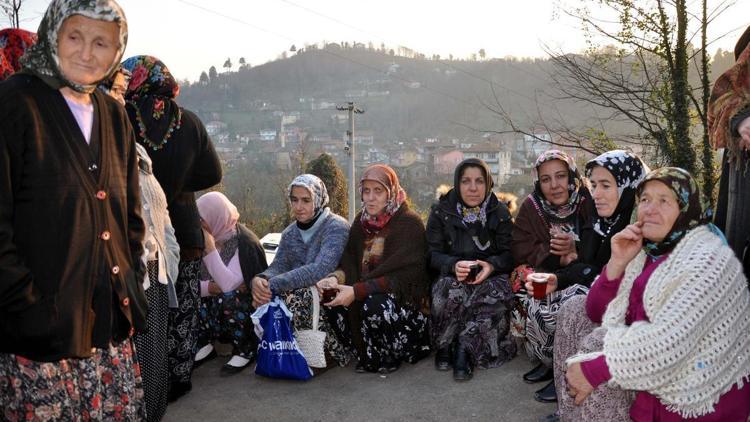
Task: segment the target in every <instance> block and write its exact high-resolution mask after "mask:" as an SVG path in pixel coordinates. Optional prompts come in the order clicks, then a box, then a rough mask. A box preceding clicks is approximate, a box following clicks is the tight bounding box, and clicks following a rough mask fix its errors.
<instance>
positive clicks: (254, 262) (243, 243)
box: [237, 224, 268, 291]
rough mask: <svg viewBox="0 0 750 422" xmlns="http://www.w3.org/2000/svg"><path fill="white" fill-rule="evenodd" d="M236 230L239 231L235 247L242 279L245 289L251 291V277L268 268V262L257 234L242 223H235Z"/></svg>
mask: <svg viewBox="0 0 750 422" xmlns="http://www.w3.org/2000/svg"><path fill="white" fill-rule="evenodd" d="M237 231H238V233H239V242H238V245H237V248H238V250H239V251H238V252H239V258H240V270H242V279H243V280H244V281H245V286H247V290H248V291H252V281H253V277H255V276H256V275H257V274H260V273H262V272H263V271H265V270H266V268H268V263H267V262H266V251H265V250H263V246H262V245H261V244H260V240H259V239H258V236H256V235H255V233H253V232H252V230H250V229H248V228H247V227H245V226H244V225H243V224H237Z"/></svg>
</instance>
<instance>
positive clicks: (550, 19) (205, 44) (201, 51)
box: [3, 0, 750, 81]
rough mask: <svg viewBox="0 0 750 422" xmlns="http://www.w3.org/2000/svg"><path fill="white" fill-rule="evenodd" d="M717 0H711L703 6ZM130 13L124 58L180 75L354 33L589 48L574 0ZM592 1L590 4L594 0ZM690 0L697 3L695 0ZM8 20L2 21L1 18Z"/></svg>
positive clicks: (429, 49)
mask: <svg viewBox="0 0 750 422" xmlns="http://www.w3.org/2000/svg"><path fill="white" fill-rule="evenodd" d="M721 2H722V0H709V8H711V6H712V5H713V4H719V3H721ZM119 3H120V5H121V6H122V7H123V9H124V10H125V14H126V15H127V18H128V26H129V41H128V46H127V50H126V52H125V57H126V58H127V57H130V56H133V55H138V54H149V55H153V56H156V57H158V58H160V59H161V60H162V61H163V62H164V63H165V64H166V65H167V66H168V67H169V69H170V70H171V71H172V73H173V74H174V75H175V76H176V77H177V78H178V79H180V80H184V79H187V80H190V81H195V80H197V79H198V77H199V76H200V73H201V72H202V71H207V70H208V68H209V67H210V66H212V65H213V66H216V68H217V69H218V70H219V71H222V65H223V64H224V61H225V60H226V59H227V58H228V57H229V58H231V59H232V62H233V63H234V64H235V69H236V65H237V62H238V61H239V58H240V57H244V58H245V59H246V60H247V62H248V63H250V64H251V65H253V66H255V65H259V64H263V63H265V62H268V61H271V60H274V59H276V58H277V57H278V56H279V55H280V54H281V52H282V51H288V50H289V49H290V47H291V46H292V45H295V46H297V47H298V48H299V47H301V46H303V45H304V44H305V43H319V42H321V41H327V42H341V41H348V42H352V41H358V42H364V43H367V42H368V41H372V42H373V43H374V44H375V45H380V43H385V44H386V45H387V46H388V47H393V48H396V47H398V46H406V47H409V48H411V49H412V50H416V51H418V52H421V53H424V54H426V55H428V56H431V55H433V54H440V55H441V56H442V57H448V55H449V54H453V56H454V57H464V58H466V57H469V56H470V55H471V54H472V53H476V52H478V51H479V49H480V48H483V49H484V50H485V51H486V55H487V57H488V58H491V57H506V56H516V57H544V56H545V53H544V46H545V45H546V46H550V47H553V48H558V49H561V50H563V51H566V52H578V51H581V50H582V49H584V48H585V47H586V42H585V37H584V32H583V31H582V29H581V27H580V23H579V22H577V21H576V19H574V18H572V17H570V16H568V15H567V14H566V13H565V10H570V8H569V7H570V4H575V3H580V1H575V0H461V1H455V0H377V1H367V2H365V1H356V0H355V1H352V0H349V1H344V0H250V1H241V0H119ZM589 3H593V2H592V1H590V2H589ZM688 3H689V4H694V5H699V4H700V1H699V0H690V1H689V2H688ZM48 4H49V1H48V0H25V1H24V6H23V7H24V9H23V11H22V15H21V17H22V22H21V27H23V28H25V29H29V30H32V31H35V30H36V28H37V27H38V25H39V21H40V20H41V17H42V15H43V14H44V11H45V9H46V7H47V5H48ZM747 25H750V0H737V1H736V3H735V4H734V5H733V6H732V7H731V8H730V9H729V10H727V11H726V12H725V13H723V14H722V15H720V16H719V17H718V18H717V19H716V20H715V21H714V23H713V24H712V30H711V31H709V40H713V39H715V38H718V37H720V36H724V37H723V38H721V39H719V40H717V41H715V42H714V43H713V44H712V45H711V47H709V50H710V51H712V52H713V51H715V50H716V49H717V48H722V49H724V50H732V49H733V48H734V43H735V41H736V39H737V38H738V37H739V35H740V34H741V33H742V31H743V30H744V28H745V27H746V26H747ZM3 26H4V25H3Z"/></svg>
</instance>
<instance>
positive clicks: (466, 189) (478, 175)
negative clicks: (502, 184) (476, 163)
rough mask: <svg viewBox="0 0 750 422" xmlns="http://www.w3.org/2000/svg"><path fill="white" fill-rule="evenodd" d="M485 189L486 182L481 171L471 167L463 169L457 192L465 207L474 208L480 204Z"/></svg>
mask: <svg viewBox="0 0 750 422" xmlns="http://www.w3.org/2000/svg"><path fill="white" fill-rule="evenodd" d="M486 189H487V182H486V181H485V180H484V174H483V173H482V170H480V169H479V168H477V167H473V166H469V167H466V168H464V171H463V173H462V174H461V179H460V184H459V192H460V193H461V199H462V200H463V201H464V204H466V206H467V207H476V206H478V205H479V204H481V203H482V201H484V193H485V192H486Z"/></svg>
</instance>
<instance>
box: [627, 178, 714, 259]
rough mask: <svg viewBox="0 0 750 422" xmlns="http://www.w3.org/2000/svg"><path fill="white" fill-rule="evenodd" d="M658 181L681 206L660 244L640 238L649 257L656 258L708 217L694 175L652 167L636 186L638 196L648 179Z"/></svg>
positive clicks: (675, 244) (706, 221) (704, 222)
mask: <svg viewBox="0 0 750 422" xmlns="http://www.w3.org/2000/svg"><path fill="white" fill-rule="evenodd" d="M652 180H658V181H660V182H662V183H664V184H665V185H666V186H667V187H668V188H669V189H670V190H671V191H672V192H674V194H675V196H676V197H677V203H678V204H679V206H680V215H679V216H678V217H677V220H676V221H675V222H674V225H672V229H671V230H670V231H669V233H667V235H666V236H665V237H664V240H662V241H661V242H659V243H656V242H652V241H650V240H648V239H644V241H643V249H644V250H645V251H646V253H647V254H648V255H650V256H652V257H657V256H661V255H664V254H666V253H669V252H671V251H672V249H674V247H675V246H677V243H678V242H679V241H680V239H682V238H683V237H684V236H685V235H686V234H687V232H688V231H690V230H691V229H693V228H695V227H698V226H700V225H702V224H707V223H708V221H709V220H710V216H709V215H708V214H709V213H710V212H707V211H706V210H707V208H704V206H703V203H702V202H701V201H702V199H701V193H700V189H699V188H698V183H697V182H696V181H695V179H694V178H693V176H691V175H690V173H688V172H687V171H686V170H683V169H681V168H679V167H662V168H660V169H656V170H652V171H651V172H650V173H649V174H647V175H646V177H645V178H644V179H643V182H641V184H640V185H638V189H637V192H636V193H637V195H638V198H640V196H641V194H642V193H643V188H644V186H645V185H646V183H647V182H650V181H652Z"/></svg>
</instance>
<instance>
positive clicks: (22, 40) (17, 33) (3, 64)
mask: <svg viewBox="0 0 750 422" xmlns="http://www.w3.org/2000/svg"><path fill="white" fill-rule="evenodd" d="M36 39H37V38H36V34H35V33H33V32H29V31H26V30H23V29H17V28H8V29H3V30H1V31H0V81H4V80H6V79H8V77H10V75H12V74H14V73H16V72H18V71H19V70H21V63H20V58H21V56H23V55H24V53H26V50H28V49H29V47H31V46H32V45H34V44H36Z"/></svg>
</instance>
